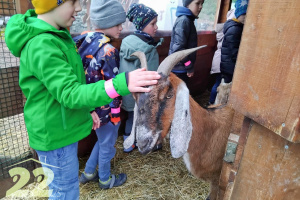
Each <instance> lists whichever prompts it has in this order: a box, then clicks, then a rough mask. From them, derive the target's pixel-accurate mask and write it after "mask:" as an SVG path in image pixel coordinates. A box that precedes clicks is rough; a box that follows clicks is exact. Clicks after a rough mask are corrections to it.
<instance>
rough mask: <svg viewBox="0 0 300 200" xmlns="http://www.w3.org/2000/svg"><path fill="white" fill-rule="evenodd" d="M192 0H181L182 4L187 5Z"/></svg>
mask: <svg viewBox="0 0 300 200" xmlns="http://www.w3.org/2000/svg"><path fill="white" fill-rule="evenodd" d="M192 1H193V0H182V5H183V6H184V7H188V6H189V5H190V3H191V2H192Z"/></svg>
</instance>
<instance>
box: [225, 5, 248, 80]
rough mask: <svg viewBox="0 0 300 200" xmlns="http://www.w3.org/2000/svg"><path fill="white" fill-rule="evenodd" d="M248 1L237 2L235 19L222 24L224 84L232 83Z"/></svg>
mask: <svg viewBox="0 0 300 200" xmlns="http://www.w3.org/2000/svg"><path fill="white" fill-rule="evenodd" d="M247 7H248V0H237V1H236V3H235V12H234V14H235V18H233V19H229V20H227V21H226V22H225V24H224V40H223V44H222V48H221V65H220V70H221V77H222V78H224V81H225V83H230V82H231V81H232V77H233V72H234V68H235V63H236V59H237V55H238V51H239V47H240V42H241V38H242V32H243V29H244V22H245V17H246V12H247Z"/></svg>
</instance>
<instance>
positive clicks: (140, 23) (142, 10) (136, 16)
mask: <svg viewBox="0 0 300 200" xmlns="http://www.w3.org/2000/svg"><path fill="white" fill-rule="evenodd" d="M126 17H127V18H128V19H129V21H131V22H132V23H133V24H134V25H135V28H136V30H143V29H144V28H145V27H146V26H147V25H148V24H149V23H150V22H151V21H152V20H153V19H154V18H155V17H157V13H156V12H155V10H153V9H152V8H150V7H147V6H145V5H144V4H136V3H134V4H131V5H130V8H129V10H128V12H127V15H126Z"/></svg>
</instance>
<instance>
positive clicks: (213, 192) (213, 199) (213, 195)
mask: <svg viewBox="0 0 300 200" xmlns="http://www.w3.org/2000/svg"><path fill="white" fill-rule="evenodd" d="M218 192H219V177H218V178H214V179H213V180H212V181H211V182H210V193H209V196H208V198H207V199H209V200H217V196H218Z"/></svg>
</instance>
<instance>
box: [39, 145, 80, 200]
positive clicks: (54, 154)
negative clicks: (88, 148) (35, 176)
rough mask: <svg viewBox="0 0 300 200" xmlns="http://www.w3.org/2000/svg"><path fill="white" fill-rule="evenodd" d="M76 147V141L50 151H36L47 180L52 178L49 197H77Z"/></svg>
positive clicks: (77, 168) (77, 167) (77, 169)
mask: <svg viewBox="0 0 300 200" xmlns="http://www.w3.org/2000/svg"><path fill="white" fill-rule="evenodd" d="M77 149H78V142H76V143H73V144H71V145H68V146H65V147H62V148H59V149H55V150H52V151H36V152H37V154H38V156H39V160H40V161H41V162H42V166H43V168H44V173H45V175H46V176H48V177H49V178H48V179H47V180H48V181H50V179H51V178H50V177H51V176H52V178H53V180H52V182H51V183H49V194H50V195H51V196H50V199H79V182H78V171H79V163H78V158H77ZM45 168H47V169H45ZM53 175H54V177H53Z"/></svg>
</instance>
